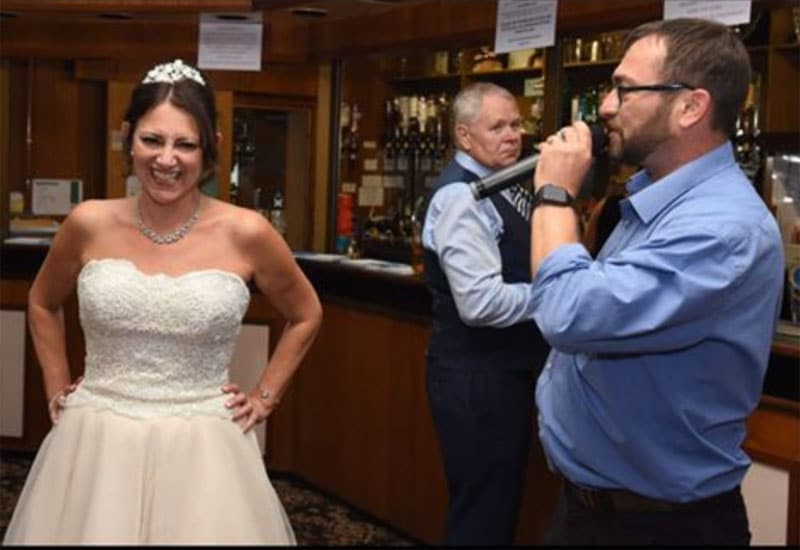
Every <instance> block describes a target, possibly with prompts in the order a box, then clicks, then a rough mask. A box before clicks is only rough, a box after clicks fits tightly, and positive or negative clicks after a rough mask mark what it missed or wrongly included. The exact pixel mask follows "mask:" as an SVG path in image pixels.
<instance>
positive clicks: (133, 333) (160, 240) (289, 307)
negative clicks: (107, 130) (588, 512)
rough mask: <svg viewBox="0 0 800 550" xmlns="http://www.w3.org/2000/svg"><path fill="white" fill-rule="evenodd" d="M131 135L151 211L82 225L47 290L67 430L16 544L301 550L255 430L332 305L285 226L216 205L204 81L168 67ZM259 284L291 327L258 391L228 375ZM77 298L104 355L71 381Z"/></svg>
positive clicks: (80, 218)
mask: <svg viewBox="0 0 800 550" xmlns="http://www.w3.org/2000/svg"><path fill="white" fill-rule="evenodd" d="M125 129H126V134H125V138H124V145H125V151H126V153H127V155H126V156H128V157H129V162H130V168H131V170H132V172H133V173H134V174H135V175H136V177H137V178H138V180H139V181H140V183H141V194H140V195H139V196H138V197H127V198H124V199H111V200H94V201H86V202H84V203H82V204H81V205H79V206H78V207H77V208H75V209H74V210H73V211H72V213H71V214H70V215H69V216H68V217H67V219H66V220H65V221H64V223H63V225H62V226H61V229H60V230H59V232H58V233H57V234H56V237H55V238H54V240H53V244H52V246H51V247H50V250H49V252H48V254H47V257H46V259H45V261H44V263H43V264H42V267H41V269H40V270H39V273H38V274H37V276H36V279H35V281H34V283H33V286H32V287H31V291H30V294H29V300H28V309H29V324H30V327H31V334H32V338H33V341H34V346H35V348H36V353H37V355H38V358H39V362H40V365H41V368H42V372H43V378H44V382H45V389H46V393H47V398H48V403H49V412H50V418H51V420H52V422H53V425H54V427H53V429H52V430H51V431H50V433H49V434H48V435H47V437H46V438H45V439H44V441H43V443H42V445H41V447H40V448H39V452H38V454H37V456H36V459H35V461H34V463H33V464H32V466H31V470H30V474H29V476H28V479H27V482H26V484H25V487H24V488H23V491H22V493H21V495H20V498H19V501H18V503H17V507H16V510H15V512H14V515H13V517H12V518H11V522H10V524H9V526H8V530H7V532H6V536H5V540H4V542H5V543H8V544H23V543H46V544H59V543H95V544H100V543H102V544H142V543H162V544H175V543H196V544H199V543H203V544H215V543H216V544H221V543H230V544H237V543H238V544H242V543H251V544H293V543H294V542H295V535H294V532H293V530H292V527H291V524H290V523H289V521H288V519H287V516H286V513H285V511H284V509H283V506H282V504H281V502H280V500H279V498H278V496H277V494H276V493H275V490H274V489H273V487H272V484H271V483H270V480H269V477H268V476H267V475H266V472H265V471H264V468H263V462H262V457H261V453H260V450H259V446H258V442H257V440H256V436H255V433H254V431H253V430H252V428H253V426H254V425H256V424H258V423H261V422H264V421H265V420H266V418H267V417H268V416H269V415H270V414H271V413H272V412H273V411H274V410H275V408H276V407H277V406H278V403H279V402H280V400H281V398H282V396H283V395H284V393H285V392H286V389H287V386H288V383H289V380H290V379H291V377H292V375H293V374H294V371H295V370H296V368H297V367H298V365H299V363H300V361H301V360H302V358H303V356H304V355H305V353H306V351H307V350H308V347H309V346H310V345H311V342H312V341H313V339H314V337H315V334H316V331H317V329H318V327H319V324H320V318H321V310H320V305H319V301H318V299H317V296H316V294H315V292H314V290H313V289H312V287H311V285H310V284H309V282H308V281H307V280H306V278H305V276H304V275H303V274H302V272H301V271H300V270H299V268H298V267H297V264H295V262H294V260H293V258H292V256H291V252H290V251H289V248H288V247H287V246H286V243H285V242H284V241H283V239H282V238H281V236H280V235H279V234H278V233H277V232H276V231H275V230H274V229H273V228H272V226H271V225H270V224H269V222H267V221H266V220H265V219H264V218H263V217H262V216H260V215H259V214H257V213H256V212H253V211H251V210H247V209H243V208H239V207H236V206H234V205H230V204H227V203H224V202H222V201H219V200H216V199H212V198H210V197H204V196H202V195H201V193H200V191H199V188H198V185H199V184H200V182H202V181H203V180H204V179H206V178H208V177H210V176H211V175H212V174H213V173H214V170H215V168H216V160H217V155H218V153H217V139H218V136H217V131H216V111H215V108H214V94H213V91H212V90H211V87H210V84H209V82H208V79H207V78H206V77H205V75H202V74H201V73H200V71H198V70H197V69H195V68H194V67H191V66H188V65H186V64H184V63H183V62H182V61H180V60H175V61H173V62H170V63H164V64H161V65H158V66H156V67H155V68H153V69H152V70H151V71H149V72H148V73H147V75H146V76H145V77H144V79H143V80H142V82H141V83H140V84H139V85H137V87H136V88H135V89H134V91H133V93H132V97H131V102H130V105H129V108H128V109H127V112H126V115H125ZM251 280H252V281H253V282H254V284H255V285H256V286H257V287H258V288H259V289H260V290H261V292H263V293H264V295H265V296H267V298H268V299H269V300H270V301H271V302H272V303H273V304H274V305H275V307H276V308H277V309H278V311H279V312H280V314H281V315H282V316H283V317H284V318H285V319H286V320H287V327H286V329H285V330H284V331H283V335H282V337H281V338H280V340H279V341H278V344H277V347H276V348H275V350H274V352H273V355H272V357H271V358H270V359H269V361H268V362H267V364H266V365H263V372H262V374H261V376H260V378H259V380H258V383H257V384H256V385H255V387H253V388H250V389H249V391H247V392H245V391H243V390H241V389H240V388H239V387H238V385H236V384H233V383H230V381H229V365H230V363H231V358H232V354H233V351H234V345H235V343H236V340H237V337H238V334H239V331H240V326H241V322H242V319H243V316H244V314H245V312H246V310H247V307H248V304H249V301H250V291H249V288H248V287H247V284H246V283H247V282H249V281H251ZM75 287H77V291H78V299H79V304H80V320H81V325H82V328H83V331H84V334H85V337H86V349H87V354H86V359H85V373H84V377H82V379H78V380H75V381H72V380H70V378H69V376H70V375H69V368H68V365H67V358H66V349H65V348H66V345H65V342H64V321H63V304H64V302H65V300H66V299H67V297H68V296H69V295H70V294H71V293H72V291H73V289H74V288H75ZM265 345H266V344H265ZM243 434H244V437H243ZM132 472H135V473H134V474H132ZM54 491H55V493H54ZM110 495H113V497H111V498H110V497H109V496H110ZM222 495H228V496H227V497H223V496H222ZM120 497H122V498H120ZM207 518H214V521H207Z"/></svg>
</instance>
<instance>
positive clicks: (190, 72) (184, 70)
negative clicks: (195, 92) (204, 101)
mask: <svg viewBox="0 0 800 550" xmlns="http://www.w3.org/2000/svg"><path fill="white" fill-rule="evenodd" d="M186 78H189V79H191V80H194V81H195V82H197V83H198V84H200V85H201V86H205V85H206V82H205V80H203V77H202V76H200V72H199V71H198V70H197V69H195V68H193V67H190V66H189V65H186V64H184V62H183V61H181V60H180V59H176V60H175V61H173V62H172V63H162V64H161V65H156V66H155V67H153V68H152V69H150V70H149V71H148V73H147V76H145V77H144V80H142V84H150V83H151V82H166V83H168V84H175V83H176V82H178V81H180V80H184V79H186Z"/></svg>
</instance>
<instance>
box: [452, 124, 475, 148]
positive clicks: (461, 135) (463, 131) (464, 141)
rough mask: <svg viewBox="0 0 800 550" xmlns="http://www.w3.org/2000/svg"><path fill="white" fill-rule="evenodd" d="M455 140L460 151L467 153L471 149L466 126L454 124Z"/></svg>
mask: <svg viewBox="0 0 800 550" xmlns="http://www.w3.org/2000/svg"><path fill="white" fill-rule="evenodd" d="M456 140H457V141H458V145H459V147H460V148H461V150H463V151H466V152H469V151H470V149H472V140H471V139H470V134H469V128H467V125H466V124H456Z"/></svg>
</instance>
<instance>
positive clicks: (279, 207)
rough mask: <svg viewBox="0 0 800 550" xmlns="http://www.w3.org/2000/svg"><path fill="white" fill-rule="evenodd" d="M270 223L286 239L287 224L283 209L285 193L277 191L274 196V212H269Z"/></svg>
mask: <svg viewBox="0 0 800 550" xmlns="http://www.w3.org/2000/svg"><path fill="white" fill-rule="evenodd" d="M269 221H270V222H272V225H273V226H274V227H275V229H276V230H277V231H278V233H280V234H281V236H283V238H284V239H285V238H286V230H287V222H286V216H285V214H284V209H283V193H281V192H280V190H278V191H275V194H274V195H273V196H272V210H270V211H269Z"/></svg>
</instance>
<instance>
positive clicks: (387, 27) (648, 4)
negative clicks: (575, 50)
mask: <svg viewBox="0 0 800 550" xmlns="http://www.w3.org/2000/svg"><path fill="white" fill-rule="evenodd" d="M662 16H663V4H662V0H617V1H616V2H615V4H614V7H613V8H609V7H608V4H607V3H604V2H596V1H595V0H570V1H568V2H560V3H559V5H558V25H557V26H558V28H557V32H558V33H559V34H562V33H574V32H583V31H587V30H591V31H593V32H596V31H601V30H612V29H620V28H628V27H632V26H635V25H637V24H639V23H643V22H645V21H650V20H654V19H660V18H661V17H662ZM496 20H497V3H496V2H487V1H485V0H459V1H458V2H453V1H452V0H430V1H428V2H424V3H421V4H413V5H410V6H408V7H405V8H398V9H396V10H392V11H390V12H385V13H379V14H376V15H369V16H362V17H353V18H346V19H341V20H333V21H320V22H314V23H311V36H310V48H309V49H310V51H311V52H313V54H314V55H315V56H316V59H318V60H330V59H335V58H339V57H347V56H352V55H358V54H362V55H363V54H364V53H366V52H370V51H372V52H374V51H380V50H383V51H387V50H393V49H396V50H401V49H417V50H418V49H420V48H423V47H427V48H435V47H443V48H452V47H453V45H454V44H462V45H463V44H478V43H480V42H492V41H493V37H494V33H495V25H496Z"/></svg>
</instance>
